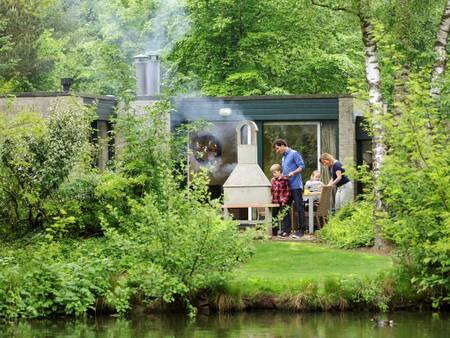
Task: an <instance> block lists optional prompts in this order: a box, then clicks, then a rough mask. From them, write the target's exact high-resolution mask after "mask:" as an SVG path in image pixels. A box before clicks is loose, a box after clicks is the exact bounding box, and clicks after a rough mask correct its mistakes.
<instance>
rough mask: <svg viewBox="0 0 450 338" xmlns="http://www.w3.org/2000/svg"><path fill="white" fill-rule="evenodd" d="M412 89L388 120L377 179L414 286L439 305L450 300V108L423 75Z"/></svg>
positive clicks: (389, 228)
mask: <svg viewBox="0 0 450 338" xmlns="http://www.w3.org/2000/svg"><path fill="white" fill-rule="evenodd" d="M408 88H410V90H409V95H408V96H407V97H406V98H405V100H404V101H403V102H402V105H401V108H402V115H401V116H400V117H397V118H394V117H392V116H387V117H386V119H385V121H384V125H385V130H386V140H387V142H388V143H389V145H390V148H389V152H388V154H387V156H386V158H385V162H384V167H383V170H382V173H381V176H380V180H379V183H378V184H379V188H380V189H381V190H382V191H383V196H384V202H385V204H386V207H387V212H388V218H387V219H386V221H385V224H384V229H385V231H386V232H388V233H389V234H390V237H391V238H392V240H393V241H394V243H395V244H396V246H397V248H398V254H399V258H400V263H401V264H402V265H403V268H404V271H410V272H412V274H411V275H410V277H411V281H412V283H413V286H414V288H416V289H418V290H419V291H420V292H422V293H425V294H428V295H429V296H430V299H432V300H433V303H434V305H435V306H439V305H444V304H448V303H449V302H450V297H449V294H450V273H449V272H450V245H449V243H450V208H449V204H448V201H450V169H449V168H450V167H449V163H448V159H449V158H450V147H449V146H448V141H449V139H448V135H449V134H448V108H445V107H441V109H438V108H434V107H436V102H434V100H433V99H432V98H431V97H430V96H429V89H428V88H427V85H426V83H424V82H422V80H421V78H420V77H417V76H415V77H413V78H412V79H411V80H410V82H409V83H408Z"/></svg>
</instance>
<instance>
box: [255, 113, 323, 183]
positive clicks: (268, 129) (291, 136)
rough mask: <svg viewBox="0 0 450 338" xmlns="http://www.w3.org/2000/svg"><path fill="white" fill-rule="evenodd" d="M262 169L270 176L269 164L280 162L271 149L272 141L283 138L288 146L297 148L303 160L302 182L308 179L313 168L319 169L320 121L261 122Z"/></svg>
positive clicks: (279, 158)
mask: <svg viewBox="0 0 450 338" xmlns="http://www.w3.org/2000/svg"><path fill="white" fill-rule="evenodd" d="M263 130H264V135H263V170H264V173H265V174H266V175H267V177H271V176H272V175H271V173H270V166H271V165H272V164H274V163H279V164H281V157H280V156H278V155H277V154H276V153H275V152H274V151H273V149H272V143H273V141H275V140H276V139H277V138H282V139H285V140H286V141H287V143H288V146H289V147H290V148H292V149H295V150H297V151H298V152H300V154H301V155H302V157H303V161H304V162H305V171H304V172H303V173H302V179H303V182H306V181H307V180H308V179H309V176H310V175H311V173H312V172H313V171H314V170H317V169H319V154H320V151H321V149H320V145H321V142H320V123H318V122H289V121H286V122H265V123H264V124H263Z"/></svg>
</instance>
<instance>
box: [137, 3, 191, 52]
mask: <svg viewBox="0 0 450 338" xmlns="http://www.w3.org/2000/svg"><path fill="white" fill-rule="evenodd" d="M152 23H153V25H152V26H153V27H152V31H151V36H150V38H149V39H148V42H147V50H146V51H147V52H148V53H151V52H156V53H162V52H167V51H170V50H171V49H172V48H173V46H174V44H175V43H176V42H177V41H178V40H180V39H181V38H182V37H183V36H184V35H185V34H187V32H189V30H190V27H191V25H190V21H189V18H188V15H187V11H186V2H185V0H161V2H160V6H159V8H158V10H157V11H156V13H155V15H154V17H153V19H152Z"/></svg>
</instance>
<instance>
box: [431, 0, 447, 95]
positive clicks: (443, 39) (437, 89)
mask: <svg viewBox="0 0 450 338" xmlns="http://www.w3.org/2000/svg"><path fill="white" fill-rule="evenodd" d="M449 31H450V0H447V5H446V6H445V8H444V12H443V13H442V17H441V22H440V24H439V29H438V31H437V34H436V42H435V44H434V49H433V51H434V54H435V56H436V62H435V64H434V67H433V73H432V75H431V96H432V97H433V98H435V99H438V98H439V95H440V94H441V89H442V80H443V75H444V73H445V69H446V67H447V60H448V55H447V43H448V34H449Z"/></svg>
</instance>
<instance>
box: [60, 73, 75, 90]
mask: <svg viewBox="0 0 450 338" xmlns="http://www.w3.org/2000/svg"><path fill="white" fill-rule="evenodd" d="M72 84H73V78H71V77H64V78H62V79H61V85H62V86H63V91H64V93H68V92H69V90H70V86H71V85H72Z"/></svg>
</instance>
